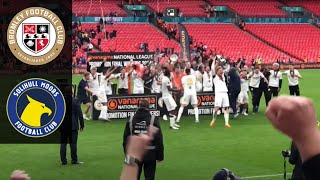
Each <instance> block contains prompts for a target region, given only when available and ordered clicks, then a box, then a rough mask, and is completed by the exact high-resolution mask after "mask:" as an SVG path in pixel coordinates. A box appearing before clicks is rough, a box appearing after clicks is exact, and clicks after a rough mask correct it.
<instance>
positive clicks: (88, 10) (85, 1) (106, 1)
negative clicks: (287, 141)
mask: <svg viewBox="0 0 320 180" xmlns="http://www.w3.org/2000/svg"><path fill="white" fill-rule="evenodd" d="M119 5H120V1H115V0H101V3H100V0H75V1H73V3H72V12H73V13H74V14H76V15H78V16H98V17H100V16H101V13H102V12H103V14H104V16H109V14H110V13H111V12H116V13H117V16H119V17H124V16H127V15H126V13H125V12H124V11H123V10H122V9H121V8H120V6H119Z"/></svg>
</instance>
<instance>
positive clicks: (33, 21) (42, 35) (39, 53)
mask: <svg viewBox="0 0 320 180" xmlns="http://www.w3.org/2000/svg"><path fill="white" fill-rule="evenodd" d="M7 41H8V45H9V48H10V50H11V52H12V53H13V54H14V56H15V57H16V58H18V59H19V60H20V61H22V62H24V63H26V64H30V65H43V64H46V63H48V62H50V61H52V60H54V59H55V58H56V57H57V56H58V55H59V54H60V52H61V50H62V49H63V46H64V43H65V30H64V26H63V24H62V22H61V20H60V19H59V17H58V16H57V15H56V14H54V13H53V12H52V11H50V10H48V9H45V8H42V7H31V8H27V9H24V10H22V11H20V12H19V13H18V14H17V15H16V16H14V17H13V19H12V20H11V22H10V24H9V27H8V31H7Z"/></svg>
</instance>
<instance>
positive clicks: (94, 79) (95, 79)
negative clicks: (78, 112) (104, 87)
mask: <svg viewBox="0 0 320 180" xmlns="http://www.w3.org/2000/svg"><path fill="white" fill-rule="evenodd" d="M101 76H102V73H96V74H95V76H93V75H92V74H90V78H89V81H88V84H89V87H90V88H91V89H92V91H93V92H94V93H95V94H97V93H98V91H99V81H100V79H101ZM99 78H100V79H99Z"/></svg>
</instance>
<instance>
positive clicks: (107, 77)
mask: <svg viewBox="0 0 320 180" xmlns="http://www.w3.org/2000/svg"><path fill="white" fill-rule="evenodd" d="M116 69H117V68H115V67H111V68H109V69H108V70H107V71H106V72H105V73H104V74H103V75H102V76H101V81H100V87H99V92H98V94H97V97H98V100H99V101H100V102H101V103H102V106H101V112H100V116H99V120H104V121H110V119H109V118H108V116H107V113H108V105H107V102H108V99H107V95H111V94H112V88H111V82H110V81H111V79H113V78H116V76H115V75H114V74H112V73H113V72H114V71H115V70H116Z"/></svg>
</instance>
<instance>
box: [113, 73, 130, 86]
mask: <svg viewBox="0 0 320 180" xmlns="http://www.w3.org/2000/svg"><path fill="white" fill-rule="evenodd" d="M116 77H117V78H118V88H119V89H128V79H129V74H128V73H125V74H124V77H123V78H122V77H121V73H119V74H117V75H116Z"/></svg>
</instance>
